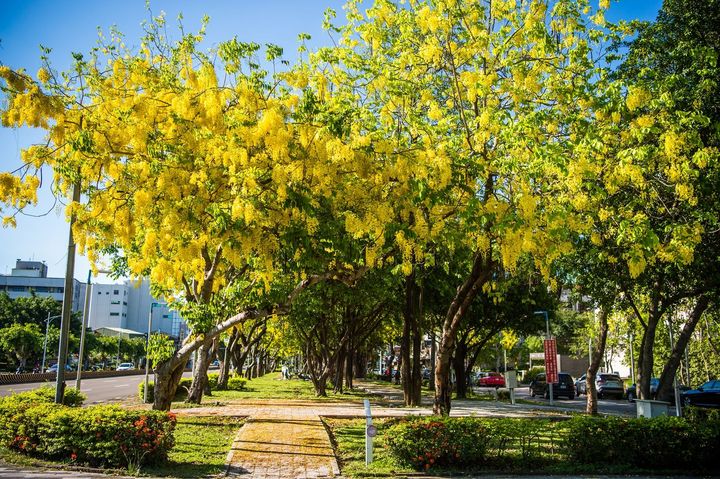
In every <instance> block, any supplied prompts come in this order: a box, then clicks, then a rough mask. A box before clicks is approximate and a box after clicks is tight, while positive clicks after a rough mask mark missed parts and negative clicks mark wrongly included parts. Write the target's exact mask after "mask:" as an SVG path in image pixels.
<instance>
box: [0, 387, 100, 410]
mask: <svg viewBox="0 0 720 479" xmlns="http://www.w3.org/2000/svg"><path fill="white" fill-rule="evenodd" d="M86 399H87V396H85V395H84V394H83V393H81V392H79V391H78V390H77V389H75V388H67V389H66V390H65V395H64V396H63V404H64V405H66V406H70V407H79V406H82V405H83V402H85V400H86ZM52 402H55V388H54V387H52V386H42V387H39V388H37V389H33V390H32V391H27V392H22V393H17V394H12V395H10V396H5V397H3V398H0V407H8V405H10V406H9V407H14V406H15V405H20V404H36V403H52Z"/></svg>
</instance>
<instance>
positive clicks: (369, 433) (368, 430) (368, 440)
mask: <svg viewBox="0 0 720 479" xmlns="http://www.w3.org/2000/svg"><path fill="white" fill-rule="evenodd" d="M364 402H365V465H366V466H368V465H370V463H371V462H372V461H373V438H374V437H375V435H376V434H377V428H376V427H375V426H373V423H372V415H371V414H370V400H369V399H365V400H364Z"/></svg>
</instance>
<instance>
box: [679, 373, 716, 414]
mask: <svg viewBox="0 0 720 479" xmlns="http://www.w3.org/2000/svg"><path fill="white" fill-rule="evenodd" d="M680 401H681V402H682V404H683V406H701V407H720V380H718V379H713V380H711V381H708V382H706V383H705V384H703V385H702V386H700V387H699V388H697V389H690V390H689V391H684V392H683V393H682V394H680Z"/></svg>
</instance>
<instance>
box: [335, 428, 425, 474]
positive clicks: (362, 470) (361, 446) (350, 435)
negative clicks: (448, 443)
mask: <svg viewBox="0 0 720 479" xmlns="http://www.w3.org/2000/svg"><path fill="white" fill-rule="evenodd" d="M323 421H324V422H325V424H326V425H327V426H328V428H329V429H330V431H331V433H332V436H331V440H332V442H333V447H335V456H336V457H337V459H338V462H339V465H340V471H341V472H342V475H343V476H346V477H367V476H383V477H387V476H393V475H395V474H408V473H412V472H414V471H413V470H412V469H410V468H408V467H405V466H403V465H402V464H400V463H398V462H397V461H396V460H395V459H394V458H393V457H392V456H391V455H390V453H389V452H388V449H387V447H385V441H384V439H383V432H384V431H385V429H386V428H387V424H388V420H387V419H376V420H374V421H373V425H374V426H376V427H377V429H378V436H377V437H376V438H375V442H374V446H373V462H372V463H371V464H370V465H369V466H365V419H330V418H324V419H323Z"/></svg>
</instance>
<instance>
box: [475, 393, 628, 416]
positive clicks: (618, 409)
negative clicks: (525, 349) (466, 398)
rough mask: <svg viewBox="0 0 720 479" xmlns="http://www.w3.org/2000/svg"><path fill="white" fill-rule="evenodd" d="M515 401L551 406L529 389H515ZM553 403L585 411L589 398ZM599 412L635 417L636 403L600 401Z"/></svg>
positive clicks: (614, 400) (562, 400)
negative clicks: (531, 393) (533, 394)
mask: <svg viewBox="0 0 720 479" xmlns="http://www.w3.org/2000/svg"><path fill="white" fill-rule="evenodd" d="M475 390H476V391H477V392H487V393H491V392H492V390H493V388H480V387H476V388H475ZM515 399H522V400H523V401H530V402H533V403H535V404H538V405H540V406H550V400H549V399H543V398H542V397H539V396H535V397H531V396H530V390H529V389H528V388H527V387H520V388H517V389H515ZM553 403H554V406H556V407H562V408H568V409H573V410H575V409H576V410H578V411H584V410H585V405H586V404H587V397H586V396H575V399H568V398H566V397H561V398H555V399H554V400H553ZM598 412H600V413H606V414H617V415H622V416H635V415H636V406H635V403H630V402H628V401H627V399H598Z"/></svg>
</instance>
